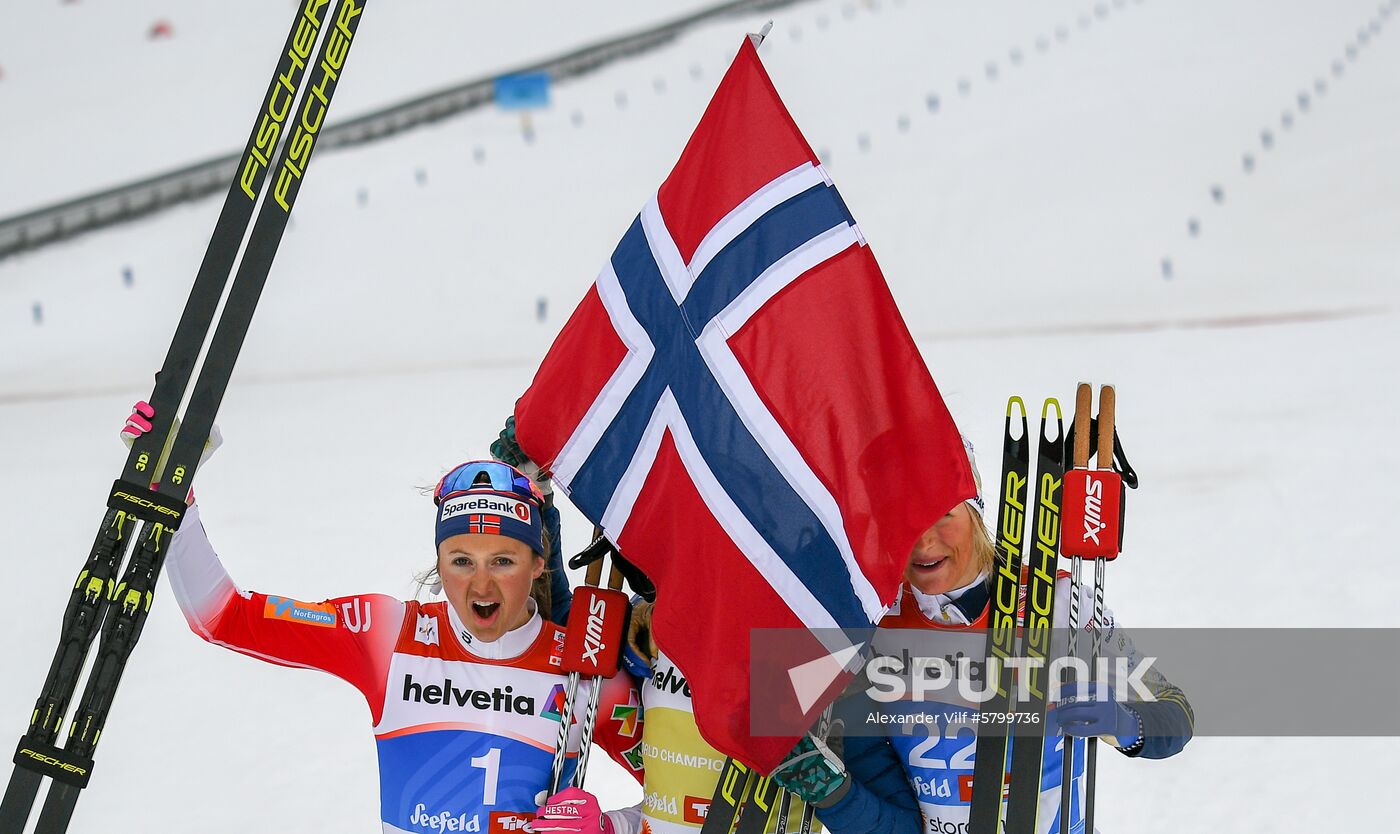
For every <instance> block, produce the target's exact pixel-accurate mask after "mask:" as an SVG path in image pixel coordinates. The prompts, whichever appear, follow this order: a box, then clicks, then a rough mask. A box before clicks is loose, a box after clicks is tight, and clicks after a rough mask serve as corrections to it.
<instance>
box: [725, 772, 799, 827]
mask: <svg viewBox="0 0 1400 834" xmlns="http://www.w3.org/2000/svg"><path fill="white" fill-rule="evenodd" d="M780 793H781V794H783V795H785V796H786V795H787V791H784V790H783V789H782V786H780V785H779V784H778V783H777V782H776V781H774V780H773V777H772V776H758V777H757V780H756V781H755V782H754V786H753V790H752V791H750V792H749V796H748V799H746V800H745V801H744V806H743V807H742V808H741V809H739V822H738V824H737V825H735V826H734V834H764V832H765V831H767V830H768V823H769V822H771V821H772V819H773V812H774V811H775V810H776V809H777V807H778V794H780Z"/></svg>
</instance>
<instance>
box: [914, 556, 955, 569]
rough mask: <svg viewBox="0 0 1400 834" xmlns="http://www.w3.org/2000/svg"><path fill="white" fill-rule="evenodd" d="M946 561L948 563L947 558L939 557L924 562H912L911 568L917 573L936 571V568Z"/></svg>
mask: <svg viewBox="0 0 1400 834" xmlns="http://www.w3.org/2000/svg"><path fill="white" fill-rule="evenodd" d="M946 561H948V557H947V556H941V557H939V558H937V559H929V560H928V561H925V562H914V563H913V567H914V570H917V571H934V570H938V568H939V567H940V566H941V565H942V564H943V563H944V562H946Z"/></svg>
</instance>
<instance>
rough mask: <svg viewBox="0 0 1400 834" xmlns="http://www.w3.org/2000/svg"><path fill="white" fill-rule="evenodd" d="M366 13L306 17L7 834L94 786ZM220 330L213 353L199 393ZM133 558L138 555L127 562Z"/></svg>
mask: <svg viewBox="0 0 1400 834" xmlns="http://www.w3.org/2000/svg"><path fill="white" fill-rule="evenodd" d="M365 2H366V0H304V2H302V3H299V4H298V8H297V12H296V17H295V19H294V20H293V22H292V27H291V30H290V32H289V33H288V35H287V40H286V43H285V44H284V46H283V49H282V53H281V57H280V58H279V60H278V63H277V69H276V71H275V72H274V74H273V77H272V81H271V82H270V83H269V85H268V89H267V93H266V94H265V95H264V97H263V101H262V105H261V107H260V108H259V111H258V116H257V120H256V121H255V122H254V125H253V130H252V132H251V134H250V136H249V138H248V143H247V145H246V146H245V148H244V151H243V155H242V157H241V158H240V162H239V167H238V172H237V174H236V175H235V178H234V181H233V183H232V184H231V185H230V186H229V191H228V195H227V197H225V199H224V205H223V209H222V210H221V211H220V214H219V219H218V221H217V223H216V224H215V226H214V232H213V235H212V236H211V237H210V240H209V245H208V248H207V249H206V250H205V254H204V259H203V261H202V262H201V263H200V267H199V272H198V273H197V275H196V277H195V281H194V286H193V288H192V289H191V291H190V295H189V299H188V300H187V301H186V303H185V309H184V312H183V313H182V314H181V316H180V322H179V324H178V325H177V327H176V329H175V335H174V337H173V338H172V340H171V342H170V347H169V349H168V351H167V352H166V356H165V361H164V363H163V364H162V366H161V370H160V373H159V374H157V376H156V384H155V388H154V390H153V391H152V392H151V395H150V397H149V399H148V401H149V402H150V403H151V405H152V407H153V408H154V409H155V418H154V420H153V426H152V429H151V431H149V432H147V433H146V434H145V435H143V436H142V437H140V438H137V440H136V442H135V443H133V444H132V448H131V451H130V453H129V454H128V455H127V460H126V465H125V467H124V468H123V470H122V474H121V477H120V478H119V479H118V480H117V481H116V482H115V483H114V484H113V486H112V490H111V493H110V495H109V497H108V502H107V507H108V509H107V511H106V513H105V514H104V515H103V518H102V522H101V524H100V525H99V527H98V532H97V537H96V540H95V541H94V543H93V546H92V549H91V551H90V552H89V555H88V558H87V561H86V562H85V563H84V565H83V568H82V570H81V572H80V573H79V574H78V580H77V582H76V583H75V584H74V586H73V589H72V591H71V592H70V594H69V598H68V603H67V607H66V608H65V610H64V614H63V622H62V629H61V632H60V637H59V643H58V648H57V650H56V651H55V653H54V658H53V662H52V663H51V665H50V667H49V672H48V675H47V676H46V677H45V679H44V684H43V688H42V690H41V692H40V695H39V699H38V701H37V702H36V704H35V708H34V712H33V714H32V716H31V717H30V721H29V726H28V729H27V730H26V731H25V734H24V735H23V736H22V737H21V738H20V741H19V745H18V746H17V748H16V750H15V756H14V762H15V769H14V771H13V773H12V774H11V776H10V781H9V783H8V784H7V786H6V789H5V795H4V798H3V800H0V834H21V832H22V831H23V830H24V828H25V826H26V824H27V823H28V820H29V817H30V815H31V814H32V812H33V807H34V804H35V802H36V800H37V798H38V794H39V789H40V787H41V786H42V784H43V779H44V777H49V778H50V779H52V780H53V784H52V785H51V786H50V789H49V792H48V795H47V797H46V799H45V801H44V806H43V810H42V811H41V812H40V815H39V820H38V823H37V828H36V829H35V831H36V832H37V834H63V832H65V831H66V830H67V828H68V825H69V821H70V820H71V819H72V815H73V811H74V808H75V806H76V804H77V801H78V797H79V795H80V792H81V790H82V789H83V788H84V787H85V786H86V785H87V784H88V780H89V779H90V777H91V774H92V768H93V755H94V753H95V750H96V747H97V743H98V740H99V739H100V737H101V734H102V729H103V726H104V725H105V724H106V721H107V716H108V712H109V711H110V709H111V705H112V700H113V698H114V697H115V695H116V690H117V686H118V684H119V683H120V682H121V677H122V673H123V671H124V669H125V667H126V663H127V660H128V658H129V657H130V655H131V651H132V649H133V648H134V647H135V645H136V642H137V640H138V639H139V638H140V636H141V630H142V628H143V627H144V625H145V621H146V617H147V615H148V614H149V612H150V607H151V603H152V599H153V595H154V592H155V589H156V584H157V580H158V579H159V576H160V571H161V567H162V565H163V564H164V560H165V555H166V550H167V548H168V547H169V544H170V539H171V536H172V535H173V533H174V532H175V530H177V529H178V528H179V526H180V522H181V520H182V519H183V517H184V514H185V500H186V496H187V495H188V493H189V491H190V488H191V485H192V484H193V482H194V477H195V473H196V472H197V470H198V468H199V462H200V456H201V453H202V452H203V450H204V445H205V440H206V438H208V437H209V433H210V431H211V430H212V428H213V425H214V418H215V415H216V414H217V412H218V410H219V405H220V403H221V402H222V400H223V396H224V391H225V390H226V388H227V386H228V382H229V378H230V377H231V376H232V374H233V366H234V363H235V361H236V360H237V358H238V354H239V351H240V350H241V348H242V346H243V340H244V337H245V335H246V334H247V331H248V325H249V323H250V322H251V320H252V316H253V312H254V310H255V309H256V307H257V303H258V299H259V297H260V296H261V294H262V289H263V285H264V284H265V283H266V280H267V276H268V272H269V270H270V269H271V266H272V262H273V259H274V258H275V256H276V254H277V249H278V246H279V245H280V243H281V240H282V235H283V232H284V231H285V230H286V227H287V221H288V218H289V217H290V215H291V210H292V206H293V204H294V203H295V201H296V197H297V194H298V192H299V191H300V188H301V183H302V178H303V176H304V174H305V172H306V167H307V163H308V162H309V160H310V158H311V154H312V152H313V151H314V149H315V146H316V142H317V139H318V137H319V135H320V133H321V131H322V129H323V128H324V126H325V116H326V112H327V111H328V109H329V107H330V103H331V98H332V96H333V95H334V93H335V90H336V87H337V86H338V84H339V81H340V77H341V74H342V72H343V70H344V66H345V62H346V60H347V58H348V55H349V50H350V46H351V44H352V43H353V42H354V38H355V33H356V31H357V30H358V27H359V22H360V16H361V13H362V12H363V10H364V6H365ZM318 43H319V48H318V46H317V44H318ZM279 146H280V151H279ZM269 182H270V183H271V187H270V188H269V189H268V191H269V193H268V194H267V195H266V197H265V199H263V200H262V202H261V209H260V210H259V211H258V213H257V218H256V220H255V221H254V220H253V216H254V210H255V208H256V207H257V205H258V202H259V196H260V195H262V193H263V190H264V188H263V187H264V185H265V184H268V183H269ZM250 221H252V223H253V226H252V231H251V233H250V232H249V231H248V225H249V223H250ZM245 236H246V237H247V238H248V241H247V245H246V247H244V246H243V241H244V237H245ZM240 249H243V255H242V260H241V261H239V250H240ZM235 262H238V270H237V274H236V276H235V277H234V280H233V284H232V287H231V288H229V291H228V298H227V299H226V300H225V301H224V307H223V312H222V314H221V315H220V317H219V319H218V321H217V326H215V325H216V323H215V313H216V311H217V310H218V309H219V303H220V300H221V299H222V298H223V296H224V290H225V288H226V286H227V285H228V282H229V275H230V273H232V272H233V268H234V264H235ZM211 327H214V334H213V338H212V341H209V346H208V350H207V353H206V357H205V359H204V362H203V364H202V365H201V366H200V367H199V368H198V371H199V375H198V379H197V380H195V382H194V384H193V386H191V385H190V382H191V379H193V378H194V376H195V371H196V364H197V363H198V360H199V356H200V353H201V350H202V348H203V347H204V344H205V342H206V340H208V339H209V331H210V328H211ZM187 397H188V401H189V404H188V406H187V407H186V409H185V412H184V418H183V425H182V427H181V430H180V431H179V432H178V433H177V432H176V431H175V426H176V423H175V418H176V415H177V412H179V410H180V404H181V403H182V402H184V401H185V400H186V398H187ZM133 545H134V550H133ZM128 550H133V552H132V555H131V557H130V559H127V558H126V555H127V551H128ZM124 562H125V570H124V571H123V569H122V566H123V563H124ZM99 633H100V635H101V639H100V640H98V641H97V642H98V648H97V656H96V658H95V660H94V662H93V665H92V669H91V672H90V673H89V675H88V677H87V683H86V685H85V687H84V689H83V694H82V697H81V698H80V699H79V702H78V705H77V708H76V712H75V713H74V715H73V717H72V720H71V722H70V724H69V733H68V737H67V740H66V742H64V743H63V744H62V746H59V745H60V738H59V736H60V731H61V730H62V727H63V723H64V720H65V716H66V715H67V713H68V710H69V707H70V706H71V701H72V698H73V695H74V693H75V692H76V691H77V687H78V683H79V678H80V676H81V674H82V669H83V666H84V663H85V661H86V660H87V656H88V653H89V650H90V648H91V647H92V643H93V641H94V639H96V638H97V637H98V635H99Z"/></svg>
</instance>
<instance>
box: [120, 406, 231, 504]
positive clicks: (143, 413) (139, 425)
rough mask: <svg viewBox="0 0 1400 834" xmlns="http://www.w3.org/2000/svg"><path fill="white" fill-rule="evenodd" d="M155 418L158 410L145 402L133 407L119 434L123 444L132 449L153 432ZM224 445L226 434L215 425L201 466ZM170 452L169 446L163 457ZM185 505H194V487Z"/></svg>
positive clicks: (177, 426) (204, 451) (203, 452)
mask: <svg viewBox="0 0 1400 834" xmlns="http://www.w3.org/2000/svg"><path fill="white" fill-rule="evenodd" d="M155 416H156V410H155V409H154V408H152V407H151V404H150V403H148V402H146V401H145V400H141V401H140V402H138V403H136V405H133V406H132V407H131V415H130V416H129V417H127V418H126V425H124V426H122V430H121V433H120V434H119V436H120V437H121V439H122V442H123V443H125V444H126V445H127V448H130V447H131V445H132V444H133V443H135V442H136V438H138V437H140V436H141V435H143V434H145V433H146V432H148V431H150V430H151V420H152V419H154V418H155ZM179 429H180V419H179V418H178V417H177V418H175V430H176V431H179ZM222 445H224V434H223V432H221V431H219V426H218V424H217V423H215V424H214V425H213V426H212V427H211V428H210V430H209V438H208V439H207V440H205V441H204V449H203V451H201V452H200V453H199V465H200V466H203V465H204V463H205V461H207V460H209V459H210V458H211V457H213V456H214V452H215V451H217V450H218V448H219V447H220V446H222ZM169 452H170V449H169V448H168V444H167V448H166V449H165V450H164V451H163V452H162V456H164V455H166V454H169ZM160 465H162V466H164V465H165V464H164V461H162V462H161V464H160ZM158 485H159V484H156V486H158ZM185 503H186V504H193V503H194V488H193V487H191V488H190V493H189V495H187V496H185Z"/></svg>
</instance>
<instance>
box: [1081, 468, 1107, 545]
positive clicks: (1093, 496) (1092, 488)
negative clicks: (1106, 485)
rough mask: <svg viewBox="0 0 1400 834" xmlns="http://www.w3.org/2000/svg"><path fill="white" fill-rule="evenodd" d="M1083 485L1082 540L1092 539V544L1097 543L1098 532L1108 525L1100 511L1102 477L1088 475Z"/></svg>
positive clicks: (1101, 505)
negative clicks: (1084, 487) (1084, 488)
mask: <svg viewBox="0 0 1400 834" xmlns="http://www.w3.org/2000/svg"><path fill="white" fill-rule="evenodd" d="M1085 486H1086V492H1085V495H1084V541H1089V540H1090V539H1093V541H1094V544H1099V543H1100V542H1099V532H1100V531H1101V530H1103V528H1105V527H1107V526H1108V525H1106V524H1104V523H1103V521H1102V514H1101V512H1100V511H1101V510H1102V509H1103V479H1101V478H1095V477H1094V476H1093V475H1090V476H1089V477H1088V479H1087V483H1086V485H1085Z"/></svg>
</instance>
